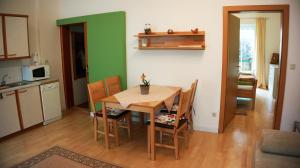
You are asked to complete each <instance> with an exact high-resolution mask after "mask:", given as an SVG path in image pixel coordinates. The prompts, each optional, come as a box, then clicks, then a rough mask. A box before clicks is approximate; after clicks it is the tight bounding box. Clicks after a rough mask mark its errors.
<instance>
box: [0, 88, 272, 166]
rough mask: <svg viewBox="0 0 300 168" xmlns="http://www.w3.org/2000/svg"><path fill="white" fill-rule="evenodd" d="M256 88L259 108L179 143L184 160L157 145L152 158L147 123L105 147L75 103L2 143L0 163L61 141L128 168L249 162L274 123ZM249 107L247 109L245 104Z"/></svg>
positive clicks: (268, 104)
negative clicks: (221, 129) (219, 129)
mask: <svg viewBox="0 0 300 168" xmlns="http://www.w3.org/2000/svg"><path fill="white" fill-rule="evenodd" d="M263 95H264V94H263V91H261V90H258V93H257V99H256V108H255V110H254V111H251V110H250V107H249V110H248V112H247V113H248V114H247V115H236V117H235V118H234V120H233V121H232V122H231V123H230V124H229V126H228V127H227V128H226V130H225V132H224V133H223V134H214V133H206V132H199V131H195V132H194V133H192V134H191V139H190V143H189V148H188V149H184V145H183V143H182V142H181V144H182V145H181V148H180V160H175V158H174V152H173V150H169V149H160V148H157V150H156V152H157V155H156V161H151V160H148V157H147V142H146V140H147V136H146V128H141V127H140V125H138V124H135V125H134V130H133V138H132V140H128V139H127V136H126V132H125V131H120V132H121V145H120V146H119V147H115V146H113V147H112V148H111V149H109V150H106V149H105V147H104V144H103V143H104V142H103V137H101V138H100V141H99V142H96V141H94V138H93V127H92V119H91V118H90V117H89V116H88V114H87V112H84V110H83V109H80V108H74V109H72V110H71V112H70V113H69V114H68V115H66V116H65V117H64V118H63V119H62V120H60V121H57V122H55V123H52V124H50V125H47V126H42V127H39V128H36V129H33V130H31V131H28V132H25V133H23V134H20V135H17V136H14V137H12V138H9V139H7V140H5V141H3V142H1V143H0V167H10V166H12V165H14V164H16V163H18V162H21V161H23V160H26V159H28V158H30V157H32V156H34V155H36V154H38V153H40V152H42V151H45V150H47V149H48V148H50V147H52V146H55V145H59V146H61V147H64V148H66V149H70V150H72V151H74V152H78V153H80V154H83V155H86V156H90V157H93V158H96V159H100V160H104V161H109V162H112V163H117V164H120V165H123V166H124V167H146V168H147V167H161V168H162V167H164V168H167V167H172V168H176V167H197V168H199V167H205V168H209V167H220V168H221V167H222V168H223V167H229V168H235V167H237V168H240V167H251V166H252V159H253V157H252V155H253V146H254V144H255V140H256V139H257V137H258V136H259V134H260V131H261V129H262V128H271V127H272V119H273V114H272V107H273V106H272V104H273V103H272V100H270V99H266V98H265V96H263ZM243 110H245V109H243Z"/></svg>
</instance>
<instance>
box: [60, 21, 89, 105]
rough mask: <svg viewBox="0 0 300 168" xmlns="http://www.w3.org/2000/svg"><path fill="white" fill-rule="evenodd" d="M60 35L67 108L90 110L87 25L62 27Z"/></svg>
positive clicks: (79, 24) (77, 24)
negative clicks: (75, 107) (74, 107)
mask: <svg viewBox="0 0 300 168" xmlns="http://www.w3.org/2000/svg"><path fill="white" fill-rule="evenodd" d="M60 35H61V49H62V63H63V77H64V91H65V102H66V107H67V109H69V108H71V107H73V106H77V107H81V108H88V92H87V81H88V78H87V77H88V75H87V74H88V72H87V58H88V56H87V49H86V46H87V40H86V37H87V34H86V23H76V24H71V25H62V26H60Z"/></svg>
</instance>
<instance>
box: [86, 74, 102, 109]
mask: <svg viewBox="0 0 300 168" xmlns="http://www.w3.org/2000/svg"><path fill="white" fill-rule="evenodd" d="M87 86H88V92H89V98H90V102H91V105H92V111H93V112H96V103H97V102H99V101H100V99H102V98H105V97H106V94H105V87H104V82H103V81H101V80H100V81H97V82H93V83H89V84H88V85H87Z"/></svg>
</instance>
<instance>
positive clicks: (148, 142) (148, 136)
mask: <svg viewBox="0 0 300 168" xmlns="http://www.w3.org/2000/svg"><path fill="white" fill-rule="evenodd" d="M147 139H148V140H147V145H148V158H151V144H150V141H151V138H150V127H149V126H147Z"/></svg>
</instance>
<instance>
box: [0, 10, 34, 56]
mask: <svg viewBox="0 0 300 168" xmlns="http://www.w3.org/2000/svg"><path fill="white" fill-rule="evenodd" d="M0 16H1V30H2V31H1V34H0V41H1V43H2V45H1V43H0V60H10V59H20V58H30V55H29V53H30V52H29V35H28V16H27V15H17V14H0Z"/></svg>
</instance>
